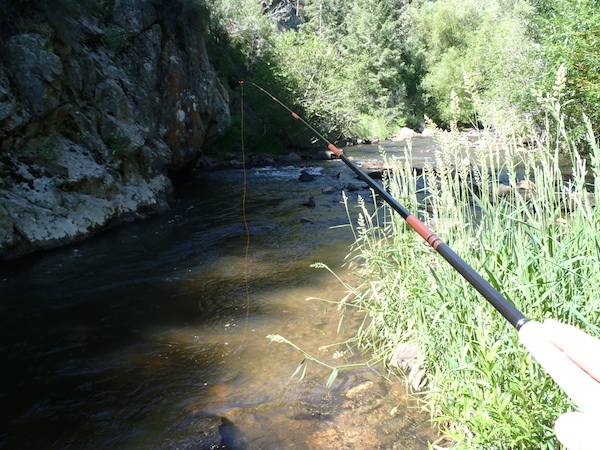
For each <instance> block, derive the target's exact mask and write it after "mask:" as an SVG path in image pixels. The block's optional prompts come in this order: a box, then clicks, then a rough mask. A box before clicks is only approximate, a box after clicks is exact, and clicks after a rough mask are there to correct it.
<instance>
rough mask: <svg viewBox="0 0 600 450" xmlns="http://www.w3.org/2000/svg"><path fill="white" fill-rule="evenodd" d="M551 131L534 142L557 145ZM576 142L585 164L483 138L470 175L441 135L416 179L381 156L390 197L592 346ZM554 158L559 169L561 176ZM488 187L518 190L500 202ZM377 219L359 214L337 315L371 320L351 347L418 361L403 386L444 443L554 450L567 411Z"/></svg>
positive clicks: (596, 215)
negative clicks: (355, 281) (432, 159)
mask: <svg viewBox="0 0 600 450" xmlns="http://www.w3.org/2000/svg"><path fill="white" fill-rule="evenodd" d="M562 125H563V123H562V122H560V121H558V123H557V124H556V126H557V128H558V130H559V131H558V132H556V131H554V132H548V133H547V135H552V136H566V135H567V134H566V133H565V134H562V133H561V132H560V127H561V126H562ZM588 125H589V124H588ZM484 138H485V136H484ZM588 138H589V140H588V143H589V145H590V146H591V147H592V148H593V154H592V155H591V158H590V161H591V163H590V165H586V160H585V159H584V158H582V157H580V156H579V154H578V153H577V148H576V147H575V144H574V142H572V141H560V142H553V141H548V140H546V141H542V140H540V139H539V138H532V140H531V142H532V143H533V145H532V147H531V148H530V149H528V151H527V152H522V151H519V149H520V147H519V144H518V143H517V142H512V141H510V140H508V141H497V140H495V139H490V140H487V141H486V140H483V141H481V142H482V143H483V144H484V145H478V147H477V148H476V149H475V154H474V156H475V159H476V160H477V161H478V162H479V164H478V165H476V166H474V165H471V164H470V163H469V161H468V160H465V159H464V158H463V157H462V156H461V152H462V151H465V150H466V149H465V147H464V143H461V140H460V137H459V136H458V134H454V133H444V134H443V135H442V136H440V138H439V139H438V143H439V144H440V146H441V147H440V152H439V153H438V154H437V155H436V164H435V165H428V166H424V171H423V172H422V173H416V172H415V171H414V170H412V159H411V158H410V157H408V158H407V159H406V160H403V159H402V158H401V159H394V158H391V160H390V162H389V164H390V165H391V166H392V170H391V171H390V189H391V193H392V195H393V196H394V197H395V198H396V199H398V200H399V201H400V203H401V204H403V205H405V206H406V207H407V208H408V209H409V210H410V211H411V212H413V213H414V214H418V215H419V216H420V217H421V218H422V220H424V221H425V223H426V224H427V225H428V226H429V227H430V228H431V229H432V230H434V231H435V232H436V233H437V234H438V236H440V238H441V239H442V240H443V241H444V242H447V243H448V244H449V245H450V247H451V248H452V249H453V250H454V251H455V252H456V253H457V254H458V255H459V256H461V257H462V258H463V259H464V260H465V261H466V262H467V263H468V264H469V265H471V267H473V268H475V269H476V270H477V271H479V272H480V273H481V275H482V276H483V277H484V278H486V279H488V280H489V282H490V283H491V284H492V286H493V287H494V288H495V289H497V290H498V291H499V292H500V293H501V294H502V295H504V296H505V297H506V298H507V299H508V300H509V301H510V302H511V303H512V304H513V305H515V307H517V309H519V310H520V311H523V312H524V313H525V314H526V315H527V316H528V317H530V318H532V319H535V320H543V319H544V318H546V317H553V318H555V319H557V320H560V321H563V322H565V323H571V324H575V325H577V326H578V327H580V328H583V329H584V330H586V331H587V332H589V333H590V334H592V335H600V329H599V328H598V326H597V323H596V322H597V317H598V314H599V313H600V297H598V294H597V289H596V287H595V286H597V285H598V283H600V279H599V278H598V272H597V267H598V264H600V260H599V259H598V258H599V255H598V252H597V249H596V237H595V236H596V233H597V229H598V227H600V212H599V211H598V208H597V207H595V205H596V204H597V201H598V195H599V194H598V190H597V189H596V185H597V183H598V180H599V173H600V171H599V168H598V166H597V163H598V161H599V157H600V148H599V146H598V143H597V142H596V141H595V139H594V135H593V131H592V127H591V126H589V135H588ZM560 149H562V151H564V150H565V149H566V151H565V153H566V155H567V159H570V166H569V167H568V168H567V170H564V169H565V167H564V166H563V165H562V164H561V158H559V150H560ZM499 155H502V158H499ZM467 179H470V180H473V182H472V183H466V182H465V180H467ZM501 179H505V180H507V185H508V186H520V185H523V186H524V187H527V189H526V191H525V192H519V190H518V189H513V190H511V191H506V190H505V189H503V188H502V183H501ZM525 184H526V186H525ZM384 209H385V210H386V212H385V213H383V212H382V214H380V215H379V216H373V215H372V214H370V213H369V212H368V211H367V210H365V211H364V212H363V218H364V220H363V222H362V223H361V224H360V226H359V227H357V229H356V233H357V251H356V254H354V260H355V261H357V262H359V264H360V270H359V273H360V275H361V278H362V284H360V285H359V286H358V287H357V288H356V289H355V292H356V294H357V295H356V297H355V299H354V300H352V301H347V302H345V306H346V307H348V308H351V309H354V308H356V309H359V310H361V311H365V312H366V313H367V314H368V315H369V317H370V321H369V322H368V325H366V326H365V327H363V328H362V329H361V331H360V333H359V335H358V336H357V337H356V340H357V342H361V343H362V344H363V345H364V346H365V349H367V351H371V352H373V353H374V355H375V356H376V357H377V358H379V359H380V360H382V361H386V362H390V360H391V359H392V356H393V354H394V353H395V352H396V350H397V349H398V348H399V347H406V346H407V345H410V347H412V348H414V349H418V356H417V357H416V358H414V359H413V361H412V364H411V365H410V367H409V369H408V370H409V372H410V373H411V374H413V375H414V377H413V379H412V380H411V381H412V382H413V386H414V387H416V388H418V389H420V390H421V391H422V393H421V395H420V396H419V398H420V399H422V401H423V402H424V404H425V405H426V406H427V408H428V410H429V411H430V412H431V414H432V416H433V417H439V418H442V419H441V420H440V423H441V425H442V428H443V431H444V433H445V435H446V436H447V437H448V438H449V439H450V440H452V441H453V442H455V443H458V444H459V445H464V446H465V447H469V448H470V447H475V448H481V447H485V448H532V447H535V448H553V447H554V446H555V445H557V444H556V441H555V438H554V435H553V433H552V431H551V430H552V429H553V424H554V421H555V419H556V418H557V417H558V416H559V415H560V414H562V413H563V412H564V411H567V410H569V409H570V408H572V405H571V404H570V401H569V400H568V399H567V397H566V396H565V394H564V393H563V392H562V391H561V390H560V389H558V388H557V387H556V386H555V384H554V383H553V381H552V379H551V378H550V377H549V376H548V375H547V374H546V373H545V372H544V370H543V369H542V368H541V367H540V366H539V365H537V363H536V362H535V361H533V360H532V359H531V357H530V355H528V354H527V353H526V352H525V351H524V349H523V348H522V347H521V346H520V345H519V343H518V338H517V335H516V333H515V332H514V330H513V329H512V328H511V327H510V326H509V325H508V324H507V323H506V322H505V321H504V320H503V319H502V318H501V317H500V316H499V315H498V314H497V312H496V311H495V310H494V309H493V308H492V307H491V306H490V305H489V304H487V303H486V302H485V301H484V300H483V299H482V298H481V297H480V296H479V295H477V293H476V292H475V291H474V289H472V288H471V287H470V286H468V285H467V283H466V282H465V281H464V279H462V278H461V277H460V276H459V275H458V274H457V273H456V271H455V270H454V269H452V267H451V266H449V265H448V264H446V263H445V262H444V261H443V260H442V259H441V258H440V257H439V256H438V255H436V254H435V252H433V251H432V250H431V248H430V247H429V246H428V245H426V244H425V243H424V242H423V241H422V239H421V238H420V237H419V236H417V235H416V234H415V233H414V232H412V231H411V230H410V229H407V227H406V224H405V223H404V221H403V220H401V219H400V218H399V217H397V215H395V214H394V213H393V212H392V211H390V210H389V209H388V208H387V207H384ZM409 378H410V376H409Z"/></svg>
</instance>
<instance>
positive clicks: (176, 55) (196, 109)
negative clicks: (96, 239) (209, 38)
mask: <svg viewBox="0 0 600 450" xmlns="http://www.w3.org/2000/svg"><path fill="white" fill-rule="evenodd" d="M86 5H87V4H85V3H81V4H77V6H73V7H72V8H67V7H65V6H64V5H61V4H57V6H56V8H57V12H56V14H53V16H52V20H45V19H46V18H45V17H44V12H40V13H39V14H37V15H36V16H35V17H36V19H35V20H37V22H35V20H34V19H28V20H27V21H23V26H22V28H23V29H22V30H21V29H19V30H18V31H19V32H18V33H17V34H13V35H11V36H7V37H6V38H5V39H3V41H2V42H0V180H1V181H0V225H1V231H0V261H5V260H9V259H12V258H15V257H18V256H20V255H24V254H27V253H31V252H33V251H37V250H41V249H49V248H54V247H58V246H61V245H68V244H70V243H73V242H77V241H80V240H82V239H86V238H88V237H90V236H92V235H94V234H95V233H97V232H99V231H102V230H105V229H107V228H110V227H112V226H114V225H117V224H120V223H123V222H127V221H130V220H135V219H138V218H144V217H147V216H148V215H151V214H157V213H160V212H161V211H164V210H165V209H166V208H168V202H169V199H170V196H171V191H172V183H171V181H170V179H169V178H168V176H167V174H169V173H173V172H175V171H177V170H179V169H181V168H183V167H185V166H187V165H189V164H191V163H193V162H194V161H195V160H196V159H197V158H198V157H199V156H201V155H202V150H203V148H204V147H205V146H206V145H207V144H208V143H210V142H211V141H212V140H213V139H214V137H215V136H217V135H218V134H220V133H222V132H223V131H224V130H225V128H226V127H227V126H228V125H229V123H230V116H229V106H228V103H229V99H228V96H227V93H226V91H225V89H224V88H223V86H221V84H220V82H219V79H218V77H217V75H216V72H215V70H214V69H213V67H212V66H211V64H210V62H209V60H208V55H207V52H206V47H205V43H204V38H203V36H204V32H203V31H204V29H205V27H206V24H205V23H204V22H203V19H202V17H201V15H200V14H199V13H198V11H197V10H196V9H194V8H190V7H189V6H188V5H187V2H185V1H184V0H176V1H173V2H168V4H165V5H164V6H161V7H160V8H158V7H155V5H156V3H155V2H153V1H151V0H116V1H115V2H114V5H113V6H112V8H113V9H112V14H100V13H98V11H99V9H98V8H91V7H89V6H86ZM59 13H60V14H59ZM107 17H108V18H107ZM16 31H17V30H16V29H15V32H16Z"/></svg>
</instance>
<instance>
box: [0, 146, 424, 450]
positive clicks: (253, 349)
mask: <svg viewBox="0 0 600 450" xmlns="http://www.w3.org/2000/svg"><path fill="white" fill-rule="evenodd" d="M416 141H417V145H415V146H414V147H415V148H414V149H413V155H415V157H420V158H428V157H430V153H431V152H430V150H429V147H428V146H427V145H425V142H423V145H422V148H421V149H419V145H418V139H417V140H416ZM386 150H387V152H388V153H394V152H396V153H398V154H400V153H401V152H402V145H401V144H393V145H391V144H389V145H388V146H387V149H386ZM378 152H379V149H378V146H362V147H356V148H348V149H346V154H347V155H349V156H351V157H352V156H354V157H356V158H357V162H359V163H360V162H361V161H364V160H368V159H377V156H378ZM302 170H306V171H307V172H308V173H309V174H311V175H313V176H314V181H312V182H300V181H299V180H298V178H299V176H300V173H301V171H302ZM349 185H353V186H356V187H358V188H359V190H358V191H356V192H349V193H348V196H349V203H350V205H351V208H350V220H353V221H355V220H356V216H357V214H358V210H357V208H355V205H356V200H357V195H362V196H363V197H366V198H368V197H369V195H370V193H369V190H368V189H365V186H364V185H363V184H362V183H361V182H360V181H358V180H357V179H356V178H355V176H354V174H353V173H352V172H351V171H350V170H349V169H348V168H346V167H345V166H344V164H343V163H342V162H340V161H323V162H309V163H308V162H307V163H306V164H303V165H302V164H300V165H298V166H287V167H266V168H255V169H251V170H249V171H248V173H247V205H246V211H247V221H248V225H249V233H250V245H249V247H248V249H247V247H246V242H247V235H246V229H245V226H244V221H243V217H242V194H243V173H242V171H241V170H227V171H218V172H210V173H202V174H199V173H196V174H189V175H187V176H185V177H182V179H180V180H178V182H177V184H176V189H175V200H174V202H173V204H172V208H171V209H170V210H169V211H168V212H167V213H165V214H163V215H161V216H158V217H153V218H150V219H148V220H145V221H142V222H136V223H132V224H128V225H124V226H121V227H119V228H117V229H114V230H111V231H108V232H105V233H103V234H102V235H100V236H97V237H95V238H93V239H90V240H88V241H86V242H84V243H80V244H77V245H75V246H72V247H69V248H64V249H60V250H56V251H52V252H48V253H44V254H39V255H34V256H30V257H27V258H24V259H22V260H19V261H16V262H14V263H11V264H9V265H6V266H3V267H0V296H1V297H0V330H2V331H1V332H0V336H1V338H0V356H1V358H2V371H1V381H2V383H1V387H0V402H1V406H0V447H2V448H19V449H27V448H32V449H33V448H61V449H63V448H74V449H81V448H202V445H201V444H199V442H201V440H199V438H198V436H199V434H202V433H206V430H207V429H210V428H211V426H212V425H211V423H214V424H216V425H214V427H213V428H215V429H219V430H220V433H221V435H222V436H223V443H224V444H225V445H227V447H228V448H244V449H245V448H248V449H259V448H260V449H278V448H399V449H410V448H415V449H416V448H426V447H427V441H428V440H433V439H435V433H434V431H433V429H432V427H431V425H430V424H429V423H428V416H426V415H424V414H423V413H421V412H420V411H419V409H418V407H417V404H416V402H415V401H414V400H413V399H410V398H409V397H407V396H406V395H405V388H404V384H403V383H402V381H398V380H395V381H394V380H392V381H388V380H385V379H384V378H382V377H381V376H380V375H379V374H378V373H377V370H378V369H380V368H377V367H375V368H369V367H357V368H354V369H349V370H346V371H342V372H341V373H340V374H339V375H338V377H337V379H336V380H335V382H334V383H333V385H332V386H331V388H326V386H325V384H326V382H327V379H328V377H329V373H330V372H329V370H328V369H325V368H323V367H320V366H318V365H316V364H311V365H309V366H308V369H307V371H306V374H305V376H304V378H303V379H300V377H299V376H296V377H293V378H292V377H291V376H292V374H293V373H294V371H295V369H296V367H297V366H298V364H299V363H300V362H301V361H302V360H303V356H302V354H301V353H300V352H298V351H297V350H294V349H293V348H291V347H290V346H288V345H285V344H281V343H271V342H270V341H269V340H268V339H267V337H266V336H267V335H270V334H278V335H281V336H283V337H285V338H286V339H289V340H290V341H292V342H294V343H295V344H296V345H298V346H300V347H301V348H302V349H304V350H305V351H307V352H309V353H311V354H313V355H315V356H317V357H319V358H322V359H323V360H326V361H327V362H329V363H331V364H343V363H345V362H344V359H343V358H342V360H334V359H333V353H334V352H336V351H344V350H345V347H344V346H333V347H331V348H328V349H326V350H323V349H321V347H322V346H326V345H329V344H333V343H336V342H339V341H341V340H343V339H345V338H346V337H348V336H351V335H352V334H353V333H354V332H355V330H356V324H357V323H358V322H359V321H360V320H361V317H353V316H352V315H351V314H348V316H347V317H345V319H344V321H343V322H342V326H341V327H338V323H339V319H340V317H339V312H338V311H337V308H336V307H335V305H334V304H329V303H327V302H322V301H316V300H306V299H307V298H309V297H319V298H323V299H329V300H334V301H337V300H339V299H341V298H342V297H343V296H344V295H345V290H344V287H343V286H342V285H341V284H340V283H339V281H338V280H336V278H335V277H334V276H333V275H331V274H330V273H329V272H327V271H326V270H323V269H315V268H312V267H311V264H312V263H315V262H321V263H325V264H327V265H328V266H329V267H331V268H332V269H333V270H334V271H335V272H336V273H337V274H338V275H339V276H340V277H341V278H342V279H344V280H347V281H349V282H352V275H351V274H350V273H349V272H348V268H347V267H346V266H345V265H344V259H345V256H346V255H347V254H348V252H349V248H350V245H351V244H352V243H353V234H352V231H351V229H350V228H349V227H348V221H349V219H348V215H347V213H346V209H345V208H344V205H343V204H342V202H341V200H342V197H341V192H340V189H346V188H347V187H348V186H349ZM326 188H330V190H333V191H334V192H333V193H330V194H325V193H323V190H324V189H326ZM311 199H312V200H314V207H311V206H306V205H304V203H307V202H309V201H310V200H311ZM246 252H247V255H246ZM246 280H247V281H248V284H247V285H246ZM338 328H340V330H339V333H338ZM346 358H347V362H360V361H366V360H367V359H368V355H361V354H354V355H350V354H347V355H346ZM363 388H364V389H365V391H366V392H367V394H365V395H366V396H364V397H361V395H362V394H360V392H362V389H363ZM350 394H351V395H350ZM202 442H206V441H202Z"/></svg>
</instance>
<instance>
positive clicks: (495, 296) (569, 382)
mask: <svg viewBox="0 0 600 450" xmlns="http://www.w3.org/2000/svg"><path fill="white" fill-rule="evenodd" d="M239 83H240V84H244V80H240V81H239ZM248 83H249V84H251V85H252V86H254V87H256V88H257V89H259V90H260V91H261V92H263V93H264V94H266V95H268V96H269V97H271V99H272V100H273V101H275V102H276V103H278V104H279V105H280V106H281V107H283V108H284V109H285V110H286V111H288V112H289V113H290V114H291V115H292V117H293V118H294V119H296V120H299V121H300V122H301V123H302V124H303V125H304V126H305V127H307V128H308V129H309V130H311V131H312V132H313V133H315V135H316V136H317V137H319V139H321V140H322V141H323V142H324V143H325V144H327V148H328V149H329V150H330V151H331V152H332V153H333V154H334V155H335V156H336V157H338V158H339V159H341V160H342V161H343V162H344V163H345V164H346V165H347V166H348V167H349V168H350V169H352V171H353V172H354V173H356V175H357V176H358V177H359V178H360V179H361V180H363V181H364V182H365V183H367V184H368V185H369V187H370V188H371V189H373V190H374V191H375V192H376V193H377V194H378V195H379V196H380V197H381V198H382V199H383V200H384V201H385V202H386V203H387V204H388V205H389V206H390V207H391V208H392V209H394V210H395V211H396V212H397V213H398V214H400V216H401V217H402V218H403V219H404V220H405V221H406V223H407V224H408V225H409V226H410V227H411V228H412V229H413V230H414V231H416V232H417V233H418V234H419V235H420V236H421V237H422V238H423V239H424V240H425V242H427V244H429V245H430V246H431V247H432V248H433V249H434V250H435V251H436V252H437V253H439V254H440V255H441V256H442V257H443V258H444V259H445V260H446V261H447V262H448V263H449V264H450V265H451V266H452V267H453V268H454V269H455V270H456V271H457V272H458V273H460V274H461V275H462V277H463V278H464V279H465V280H466V281H467V282H468V283H469V284H470V285H471V286H473V287H474V288H475V289H476V290H477V292H479V293H480V294H481V295H482V296H483V297H484V298H485V299H486V300H487V301H488V302H489V303H490V304H491V305H492V306H493V307H494V308H495V309H496V310H497V311H498V312H499V313H500V314H501V315H502V317H504V318H505V319H506V320H507V321H508V323H510V324H511V325H512V326H513V327H514V328H515V329H516V331H517V332H518V334H519V340H520V341H521V343H522V344H523V345H524V346H525V347H526V348H527V349H528V350H529V352H530V353H531V354H532V355H533V356H534V357H535V359H536V360H537V361H538V362H539V363H540V365H542V367H544V369H545V370H546V371H547V372H548V374H549V375H550V376H551V377H552V378H553V379H554V381H556V383H557V384H558V385H559V386H560V387H561V388H562V389H563V390H564V391H565V393H566V394H567V395H568V396H569V397H570V398H571V399H572V400H573V401H575V403H576V404H577V405H578V406H579V407H580V408H581V409H582V410H583V411H595V410H597V409H598V404H600V385H598V383H597V382H596V381H595V380H594V379H593V378H592V377H591V376H590V375H588V374H587V373H585V372H583V371H582V369H581V368H580V367H579V366H578V365H577V364H575V363H574V362H573V361H572V360H571V359H569V357H568V356H567V355H566V354H565V353H564V352H563V351H562V350H560V349H558V348H557V347H556V346H555V345H554V344H553V343H552V342H551V341H550V340H549V338H548V336H547V335H546V332H545V329H544V327H543V325H542V324H541V323H540V322H537V321H534V320H530V319H529V318H527V317H526V316H525V315H524V314H523V313H522V312H521V311H519V310H518V309H517V308H515V307H514V305H513V304H512V303H510V302H509V301H508V300H507V299H506V298H505V297H504V296H503V295H502V294H500V293H499V292H498V291H497V290H496V289H494V287H493V286H492V285H491V284H490V283H488V282H487V281H486V280H485V279H483V278H482V277H481V276H480V275H479V274H478V273H477V272H476V271H475V270H474V269H473V268H472V267H471V266H469V265H468V264H467V263H466V262H465V261H464V260H463V259H462V258H461V257H460V256H458V255H457V254H456V253H455V252H454V250H452V249H451V248H450V247H449V246H448V245H447V244H446V243H445V242H444V241H442V240H441V239H440V238H439V237H438V236H437V235H436V234H435V233H434V232H433V231H432V230H430V229H429V228H428V227H427V226H426V225H425V224H424V223H423V222H421V221H420V220H419V219H418V218H417V217H415V216H414V215H412V214H411V213H410V212H409V211H408V210H407V209H406V208H405V207H404V206H402V205H401V204H400V203H399V202H398V201H397V200H396V199H395V198H394V197H392V195H391V194H390V193H389V192H387V191H386V190H385V189H384V188H383V187H382V186H381V185H379V184H378V183H377V182H375V180H373V178H371V177H370V176H369V175H368V174H367V173H365V172H364V171H363V170H362V169H360V168H359V167H357V166H356V165H355V164H354V163H353V162H352V161H351V160H350V159H349V158H348V157H347V156H346V155H344V153H343V152H342V151H341V150H340V149H338V148H337V147H336V146H335V145H334V144H333V143H332V142H331V141H329V139H327V138H326V137H325V136H323V134H321V133H320V132H319V131H317V130H316V129H315V128H313V126H312V125H310V124H309V123H308V122H306V121H305V120H304V119H303V118H302V117H300V116H299V115H298V114H296V113H295V112H294V111H292V110H291V109H290V108H289V107H288V106H287V105H285V104H284V103H283V102H281V101H280V100H279V99H278V98H277V97H275V96H274V95H272V94H271V93H269V92H268V91H267V90H266V89H264V88H263V87H261V86H259V85H258V84H256V83H254V82H252V81H248Z"/></svg>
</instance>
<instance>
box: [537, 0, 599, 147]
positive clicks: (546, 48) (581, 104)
mask: <svg viewBox="0 0 600 450" xmlns="http://www.w3.org/2000/svg"><path fill="white" fill-rule="evenodd" d="M533 3H534V5H535V6H536V11H537V13H538V14H537V15H536V16H535V20H534V22H533V27H532V30H533V33H534V36H535V38H536V40H537V41H538V42H539V43H540V45H541V47H540V52H541V54H542V56H543V59H544V61H545V64H544V66H543V67H542V70H541V73H540V78H541V79H540V83H539V87H541V88H542V89H543V88H547V87H548V86H550V85H551V84H552V82H553V81H554V74H555V73H556V71H557V70H558V68H559V67H560V66H561V65H562V66H564V67H565V68H566V73H567V93H566V96H567V98H568V99H569V100H572V101H571V102H570V104H569V105H566V111H567V112H568V114H569V115H570V116H571V121H570V122H569V125H570V127H571V128H574V129H575V130H576V131H577V133H578V137H579V138H583V136H584V135H585V132H586V131H585V128H584V127H583V126H582V124H581V122H580V121H579V120H578V117H577V113H576V112H577V111H579V110H583V111H585V112H586V114H587V115H588V116H589V117H590V119H591V121H592V123H593V124H594V126H595V128H594V130H595V133H596V135H598V134H600V110H599V108H598V103H599V102H600V53H599V52H598V48H599V45H600V25H599V24H600V2H598V1H597V0H581V1H577V0H557V1H555V0H552V1H549V0H533Z"/></svg>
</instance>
